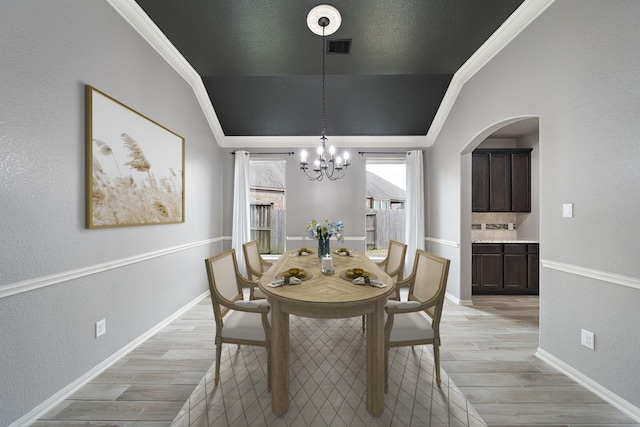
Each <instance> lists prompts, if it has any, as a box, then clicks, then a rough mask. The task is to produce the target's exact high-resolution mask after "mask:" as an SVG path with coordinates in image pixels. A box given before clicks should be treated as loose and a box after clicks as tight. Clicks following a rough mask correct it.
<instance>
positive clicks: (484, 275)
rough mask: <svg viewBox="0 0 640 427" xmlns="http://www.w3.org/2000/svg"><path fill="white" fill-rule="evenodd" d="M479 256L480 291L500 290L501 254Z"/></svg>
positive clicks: (501, 286)
mask: <svg viewBox="0 0 640 427" xmlns="http://www.w3.org/2000/svg"><path fill="white" fill-rule="evenodd" d="M479 256H480V261H479V263H480V279H479V281H480V289H483V290H486V291H489V290H498V289H502V288H503V285H502V268H503V267H502V254H483V255H479Z"/></svg>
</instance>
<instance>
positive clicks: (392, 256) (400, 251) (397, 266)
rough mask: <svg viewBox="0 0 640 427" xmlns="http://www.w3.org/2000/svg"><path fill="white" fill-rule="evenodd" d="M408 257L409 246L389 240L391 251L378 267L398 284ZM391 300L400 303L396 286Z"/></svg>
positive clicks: (364, 321) (398, 290) (364, 324)
mask: <svg viewBox="0 0 640 427" xmlns="http://www.w3.org/2000/svg"><path fill="white" fill-rule="evenodd" d="M406 255H407V245H405V244H404V243H400V242H398V241H396V240H389V250H388V251H387V256H386V257H385V259H383V260H382V261H380V262H378V263H376V264H378V267H380V268H382V269H383V270H384V272H385V273H387V274H388V275H389V276H390V277H391V278H392V279H393V282H394V283H396V282H397V281H398V279H402V274H403V273H404V259H405V257H406ZM389 299H396V300H398V301H400V289H399V288H398V287H397V286H396V289H395V294H394V295H393V296H391V297H389ZM365 319H366V317H365V316H362V333H364V332H365V329H366V320H365Z"/></svg>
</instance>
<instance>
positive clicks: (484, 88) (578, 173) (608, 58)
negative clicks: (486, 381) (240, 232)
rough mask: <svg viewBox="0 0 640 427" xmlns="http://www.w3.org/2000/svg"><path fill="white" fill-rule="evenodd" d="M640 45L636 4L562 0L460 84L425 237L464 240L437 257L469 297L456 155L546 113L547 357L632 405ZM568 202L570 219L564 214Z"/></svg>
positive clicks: (638, 385) (639, 366)
mask: <svg viewBox="0 0 640 427" xmlns="http://www.w3.org/2000/svg"><path fill="white" fill-rule="evenodd" d="M639 39H640V2H637V1H632V0H626V1H601V0H588V1H587V0H579V1H578V0H559V1H556V2H555V3H553V4H552V5H551V6H550V8H549V9H547V10H546V11H545V12H544V13H543V14H542V15H541V16H540V17H539V18H538V19H536V21H534V22H533V23H532V24H531V25H530V26H529V27H528V28H527V29H526V30H524V32H522V33H521V34H520V35H519V36H518V37H516V38H515V39H514V40H513V41H512V42H511V43H510V44H509V45H508V46H507V47H506V48H505V49H504V50H503V51H502V52H501V53H499V54H498V55H496V56H495V57H494V58H493V59H492V60H491V61H490V62H489V63H488V64H487V65H486V66H485V67H484V68H483V69H482V70H481V71H480V72H478V73H476V74H475V75H474V76H473V77H472V78H471V79H470V80H469V81H468V82H467V83H466V84H465V86H464V88H463V89H462V91H461V93H460V95H459V97H458V99H457V100H456V103H455V105H454V106H453V108H452V110H451V113H450V115H449V116H448V118H447V121H446V123H445V125H444V126H443V128H442V130H441V132H440V134H439V135H438V137H437V140H436V143H435V145H434V146H433V147H432V148H431V149H430V150H429V152H428V159H429V165H430V172H429V178H428V179H429V194H430V203H429V208H428V209H429V214H428V220H429V221H428V232H429V235H430V236H433V237H435V238H441V239H447V240H451V241H454V242H460V248H459V250H453V249H450V248H445V249H443V251H446V252H447V253H448V255H450V256H453V257H454V258H453V263H452V268H453V269H459V270H460V272H461V276H460V280H459V281H456V280H453V281H452V280H451V276H450V280H449V286H450V288H449V292H450V293H451V294H453V295H456V296H458V297H460V299H463V300H464V299H468V298H469V296H470V283H469V282H470V263H471V253H470V249H471V246H470V244H469V243H468V242H467V238H466V236H468V235H469V228H470V226H469V223H470V222H469V221H468V218H469V217H470V211H471V209H470V200H471V199H470V190H469V187H470V185H471V181H470V176H471V175H470V161H469V159H468V157H469V155H468V154H465V155H461V153H468V152H469V151H470V150H472V149H473V148H474V147H475V146H477V144H479V143H480V142H481V141H482V140H483V139H484V138H486V137H487V136H488V135H489V134H490V133H491V130H492V129H494V128H495V125H496V124H499V123H501V122H508V121H510V120H512V119H514V118H518V117H532V116H539V118H540V132H539V162H540V189H539V191H540V241H541V246H540V247H541V259H542V266H543V267H542V268H541V279H540V280H541V289H540V305H541V308H540V350H541V352H542V353H545V354H547V355H548V356H549V357H550V358H552V359H553V360H555V361H557V362H560V363H564V364H566V365H568V366H570V367H571V368H572V369H575V370H576V371H578V372H580V373H582V374H583V375H585V376H586V377H588V378H590V379H591V380H593V381H595V382H596V383H598V384H600V385H601V386H602V387H604V388H606V389H607V390H609V391H611V392H613V393H614V394H616V395H617V396H619V397H621V398H622V399H625V400H627V401H628V402H630V403H631V404H632V405H634V406H635V407H640V382H638V375H639V374H638V373H639V372H640V361H639V360H640V359H638V357H637V355H638V354H640V340H638V339H637V337H638V336H640V326H639V324H638V322H635V321H633V319H634V318H636V317H637V313H638V312H640V289H639V287H638V278H640V264H639V263H638V259H640V249H639V248H640V245H639V244H638V238H639V237H640V222H639V221H638V220H637V213H638V211H640V196H639V195H640V192H639V187H638V183H639V182H640V168H639V167H638V165H639V164H640V149H639V148H638V147H639V145H638V135H640V121H639V120H638V117H637V115H638V111H640V96H638V95H639V94H640V78H639V75H638V70H639V69H640V55H638V40H639ZM445 189H446V190H445ZM563 203H574V213H575V216H574V218H563V217H562V204H563ZM467 212H468V213H467ZM431 247H432V249H433V250H435V251H440V247H439V246H438V245H437V244H433V245H431ZM569 267H576V268H569ZM594 272H595V273H594ZM594 275H599V276H598V277H599V279H595V278H593V276H594ZM619 277H622V279H621V280H619V279H618V278H619ZM624 278H626V279H628V280H626V281H625V280H624ZM619 282H621V283H622V284H618V283H619ZM581 328H585V329H588V330H590V331H592V332H594V333H595V335H596V338H595V341H596V349H595V351H591V350H588V349H586V348H585V347H582V346H581V345H580V329H581Z"/></svg>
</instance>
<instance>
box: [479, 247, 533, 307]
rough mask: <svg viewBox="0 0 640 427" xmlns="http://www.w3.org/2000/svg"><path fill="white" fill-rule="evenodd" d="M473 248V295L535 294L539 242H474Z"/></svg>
mask: <svg viewBox="0 0 640 427" xmlns="http://www.w3.org/2000/svg"><path fill="white" fill-rule="evenodd" d="M472 247H473V250H472V268H471V284H472V294H474V295H522V294H528V295H537V294H538V269H539V255H538V252H539V245H538V244H532V243H504V244H503V243H482V244H480V243H477V244H473V245H472Z"/></svg>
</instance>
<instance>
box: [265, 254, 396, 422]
mask: <svg viewBox="0 0 640 427" xmlns="http://www.w3.org/2000/svg"><path fill="white" fill-rule="evenodd" d="M301 249H304V250H301ZM339 249H342V248H338V249H337V250H335V251H333V252H332V253H331V257H332V259H333V262H332V264H333V271H330V269H325V271H324V272H323V270H322V268H321V265H325V266H327V265H330V264H331V263H330V262H329V263H328V262H327V261H328V260H322V261H321V260H320V258H319V257H318V256H317V249H315V248H313V249H310V248H298V249H294V250H288V251H287V252H285V253H284V254H283V255H282V256H281V257H280V258H279V259H278V260H277V261H276V262H274V263H273V265H272V266H271V267H270V268H269V270H267V271H266V272H265V273H264V274H263V276H262V277H261V279H260V282H259V287H260V289H261V290H262V291H263V292H264V294H265V295H266V297H267V300H268V302H269V304H270V306H271V331H272V332H271V376H272V383H271V407H272V410H273V412H274V413H275V414H276V415H278V416H282V415H284V414H285V413H286V412H287V411H288V410H289V401H290V396H289V350H290V347H289V315H296V316H302V317H312V318H328V319H337V318H348V317H356V316H362V315H365V316H366V328H365V334H366V407H367V410H368V411H369V412H370V413H371V414H372V415H374V416H376V417H379V416H380V415H382V413H383V412H384V382H385V366H384V306H385V303H386V301H387V298H388V297H389V296H390V295H391V294H393V292H394V282H393V279H392V278H390V277H389V276H388V275H387V274H386V273H385V272H384V271H383V270H382V269H381V268H380V267H378V265H377V264H376V263H375V262H373V261H372V260H371V259H370V258H369V257H367V256H366V255H365V254H364V253H362V252H360V251H353V250H339ZM292 269H293V270H292ZM296 269H297V271H296ZM294 278H295V279H294ZM354 280H355V283H354ZM287 281H288V282H290V283H286V284H284V282H287ZM372 283H373V285H372Z"/></svg>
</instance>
